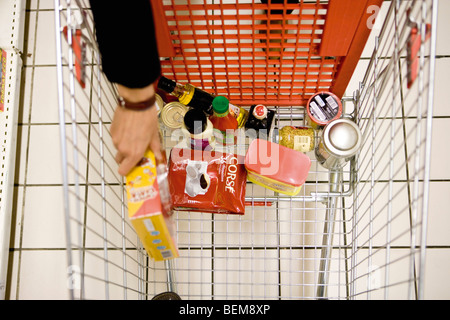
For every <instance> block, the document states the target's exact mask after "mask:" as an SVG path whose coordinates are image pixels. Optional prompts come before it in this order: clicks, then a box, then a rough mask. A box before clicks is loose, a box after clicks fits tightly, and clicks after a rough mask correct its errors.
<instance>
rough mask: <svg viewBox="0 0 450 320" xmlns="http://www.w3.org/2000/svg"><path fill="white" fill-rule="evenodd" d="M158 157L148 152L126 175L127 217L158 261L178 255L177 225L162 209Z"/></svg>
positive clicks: (144, 244) (146, 248) (149, 251)
mask: <svg viewBox="0 0 450 320" xmlns="http://www.w3.org/2000/svg"><path fill="white" fill-rule="evenodd" d="M155 163H156V161H155V156H154V155H153V153H152V152H151V151H147V152H146V154H145V155H144V158H143V159H142V160H141V162H140V163H139V164H138V165H137V166H136V167H135V168H134V169H133V170H132V171H131V172H130V173H129V174H128V175H127V176H126V190H127V201H128V217H129V219H130V221H131V223H132V225H133V227H134V229H135V230H136V233H137V235H138V236H139V239H140V240H141V242H142V244H143V246H144V248H145V250H146V251H147V253H148V254H149V255H150V256H151V257H153V259H154V260H155V261H161V260H166V259H172V258H176V257H178V249H177V246H176V239H175V236H174V235H175V225H174V223H173V220H172V217H171V216H170V213H169V212H163V209H162V206H161V199H160V190H159V187H158V181H157V179H156V172H157V171H156V165H155Z"/></svg>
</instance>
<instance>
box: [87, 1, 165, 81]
mask: <svg viewBox="0 0 450 320" xmlns="http://www.w3.org/2000/svg"><path fill="white" fill-rule="evenodd" d="M90 3H91V9H92V13H93V16H94V22H95V29H96V36H97V43H98V46H99V49H100V53H101V56H102V67H103V72H104V73H105V75H106V76H107V78H108V80H109V81H111V82H114V83H118V84H121V85H122V86H125V87H128V88H145V87H147V86H149V85H150V84H152V83H153V82H155V81H156V79H157V78H158V77H159V75H160V74H161V65H160V61H159V55H158V50H157V44H156V39H155V32H154V25H153V15H152V11H151V5H150V1H149V0H133V1H128V2H125V1H123V0H109V1H105V0H90Z"/></svg>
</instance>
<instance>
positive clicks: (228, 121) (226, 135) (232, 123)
mask: <svg viewBox="0 0 450 320" xmlns="http://www.w3.org/2000/svg"><path fill="white" fill-rule="evenodd" d="M212 106H213V115H212V116H211V117H210V118H209V120H211V123H212V125H213V127H214V136H215V137H216V141H217V142H218V143H221V144H235V143H236V141H237V136H236V130H237V128H238V122H237V120H236V117H234V116H233V115H232V114H231V113H230V103H229V102H228V99H227V98H226V97H223V96H217V97H215V98H214V100H213V103H212Z"/></svg>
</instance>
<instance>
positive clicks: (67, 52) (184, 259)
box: [55, 0, 437, 299]
mask: <svg viewBox="0 0 450 320" xmlns="http://www.w3.org/2000/svg"><path fill="white" fill-rule="evenodd" d="M57 2H58V1H55V3H57ZM285 2H286V3H284V4H275V3H270V2H269V4H267V2H266V3H260V2H259V1H256V0H248V1H239V2H237V1H229V0H220V1H210V0H208V1H207V0H205V1H202V0H198V1H195V0H184V1H170V0H164V1H162V2H160V1H153V2H152V4H153V6H154V11H156V12H158V13H159V14H161V15H160V16H164V17H165V18H166V19H158V20H159V22H160V23H159V24H158V26H157V31H158V41H159V42H158V45H159V50H160V55H161V57H162V58H161V63H162V69H163V74H164V75H165V76H166V77H168V78H171V79H173V80H175V81H177V82H179V83H190V84H192V85H194V86H196V87H198V88H202V89H203V90H205V91H208V92H210V93H211V94H214V95H223V96H226V97H228V98H229V100H230V102H231V103H233V104H235V105H239V106H242V107H244V108H249V107H250V106H251V105H253V104H258V103H261V104H264V105H266V106H267V107H269V108H271V109H273V110H275V112H276V115H275V127H274V131H273V134H272V136H271V139H272V141H273V142H278V139H279V136H278V130H279V129H280V128H282V127H283V126H287V125H293V126H305V125H307V116H306V111H305V106H306V103H307V101H308V99H309V98H310V97H311V96H312V95H313V94H314V93H316V92H319V91H331V92H333V93H335V94H336V95H337V96H338V97H339V98H340V99H341V100H342V103H343V115H342V117H343V118H348V119H352V120H353V121H354V122H355V123H356V124H357V125H358V126H359V128H360V130H361V132H362V147H361V149H360V152H359V153H358V154H357V155H356V156H355V157H353V158H352V159H351V161H349V162H348V163H347V164H346V166H345V167H344V168H342V169H337V170H328V169H325V168H324V167H323V166H321V164H320V163H319V162H318V161H317V160H316V158H315V155H314V151H312V152H308V153H307V155H308V156H309V157H310V158H311V160H312V166H311V169H310V171H309V175H308V178H307V181H306V182H305V184H304V185H303V187H302V189H301V192H300V193H299V194H298V195H296V196H292V197H290V196H285V195H282V194H279V193H276V192H273V191H270V190H268V189H266V188H262V187H260V186H257V185H255V184H252V183H250V182H247V189H246V202H247V207H246V210H245V214H244V215H242V216H236V215H224V214H211V213H200V212H181V211H180V212H175V214H174V218H175V221H176V227H177V239H178V247H179V252H180V257H179V258H176V259H174V260H171V265H168V264H167V263H164V262H155V261H153V260H152V259H151V258H149V256H148V255H147V253H146V252H145V250H144V249H143V247H142V244H141V243H140V242H139V240H138V237H137V235H136V233H135V232H134V230H133V228H132V226H131V224H130V222H129V220H128V218H127V203H126V193H125V192H124V181H123V179H122V177H120V176H119V175H118V174H117V168H116V164H115V162H114V154H115V150H114V147H113V145H112V142H111V138H110V134H109V125H110V123H111V119H112V115H113V111H114V108H115V107H116V98H115V96H116V91H115V88H114V87H113V85H111V84H110V83H109V82H108V81H107V80H106V78H105V77H104V75H103V74H102V72H101V68H100V56H99V53H98V50H97V47H96V44H95V37H94V34H95V31H94V29H93V20H92V15H91V12H90V10H89V5H88V4H89V3H88V1H81V0H75V1H69V0H68V1H63V2H61V3H60V4H59V5H58V6H56V8H57V9H56V11H57V12H56V13H57V14H56V20H55V21H56V27H57V28H56V30H57V59H58V62H57V68H58V79H59V81H58V92H59V108H60V110H59V111H60V133H61V137H62V139H61V144H62V145H61V146H62V150H63V154H62V159H63V167H64V175H63V177H64V189H65V192H64V194H65V217H66V219H65V228H66V234H67V249H68V262H67V263H68V270H69V282H70V285H69V288H70V296H71V298H76V299H78V298H81V299H104V298H111V299H151V298H153V297H154V296H155V295H157V294H158V293H161V292H165V291H167V290H168V289H167V288H168V287H169V290H171V291H175V292H177V293H178V294H179V295H180V297H181V298H182V299H318V298H329V299H391V298H395V299H420V298H422V297H423V272H424V271H423V270H424V256H425V241H426V226H427V208H428V193H429V186H428V182H429V171H430V170H429V167H430V158H429V157H430V152H429V149H430V145H431V141H430V139H431V138H430V137H431V130H432V117H431V116H432V107H433V103H432V102H433V81H434V80H433V79H434V63H435V44H436V36H435V30H436V16H437V2H436V1H433V0H423V1H391V2H390V3H389V5H388V6H386V5H384V6H382V3H383V1H371V0H368V1H358V2H356V1H353V2H352V4H351V7H349V3H350V2H351V1H341V3H340V5H339V4H338V3H339V2H338V1H332V0H331V1H319V0H317V1H313V0H311V1H307V0H300V1H298V3H290V2H291V1H289V3H287V1H285ZM379 10H381V12H382V13H383V16H384V17H385V18H384V21H381V25H380V26H381V28H380V31H379V34H376V35H373V34H372V35H371V37H369V34H370V32H371V31H372V30H371V24H373V23H374V21H375V19H374V14H375V13H378V11H379ZM344 18H345V19H344ZM368 38H369V40H368V41H375V49H374V51H373V53H372V56H371V58H370V59H367V60H365V61H363V62H365V63H366V64H367V67H366V72H365V75H364V77H363V78H362V79H361V82H360V85H359V89H358V90H357V91H356V92H354V93H348V92H347V93H346V92H345V89H346V87H347V85H348V83H349V80H350V78H351V76H352V75H353V73H354V70H355V67H356V64H357V63H358V62H359V61H360V57H361V53H362V50H363V48H364V45H365V43H366V41H367V39H368ZM336 39H338V40H339V41H336ZM316 134H317V135H318V133H316ZM164 135H165V145H166V147H167V150H170V148H171V147H172V146H174V145H175V143H176V142H174V141H172V139H171V137H170V134H169V133H168V132H166V131H164ZM316 138H317V137H316ZM247 146H248V145H245V146H244V147H247ZM398 154H401V155H402V159H403V160H402V161H398V159H399V157H398V156H397V157H395V159H394V155H398ZM168 267H170V269H168Z"/></svg>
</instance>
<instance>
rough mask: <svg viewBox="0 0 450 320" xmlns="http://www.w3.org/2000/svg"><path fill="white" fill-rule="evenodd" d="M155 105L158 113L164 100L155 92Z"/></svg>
mask: <svg viewBox="0 0 450 320" xmlns="http://www.w3.org/2000/svg"><path fill="white" fill-rule="evenodd" d="M155 99H156V101H155V105H156V109H157V110H158V114H159V113H160V112H161V110H162V108H163V107H164V100H163V99H162V98H161V96H160V95H159V94H157V93H156V94H155Z"/></svg>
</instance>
